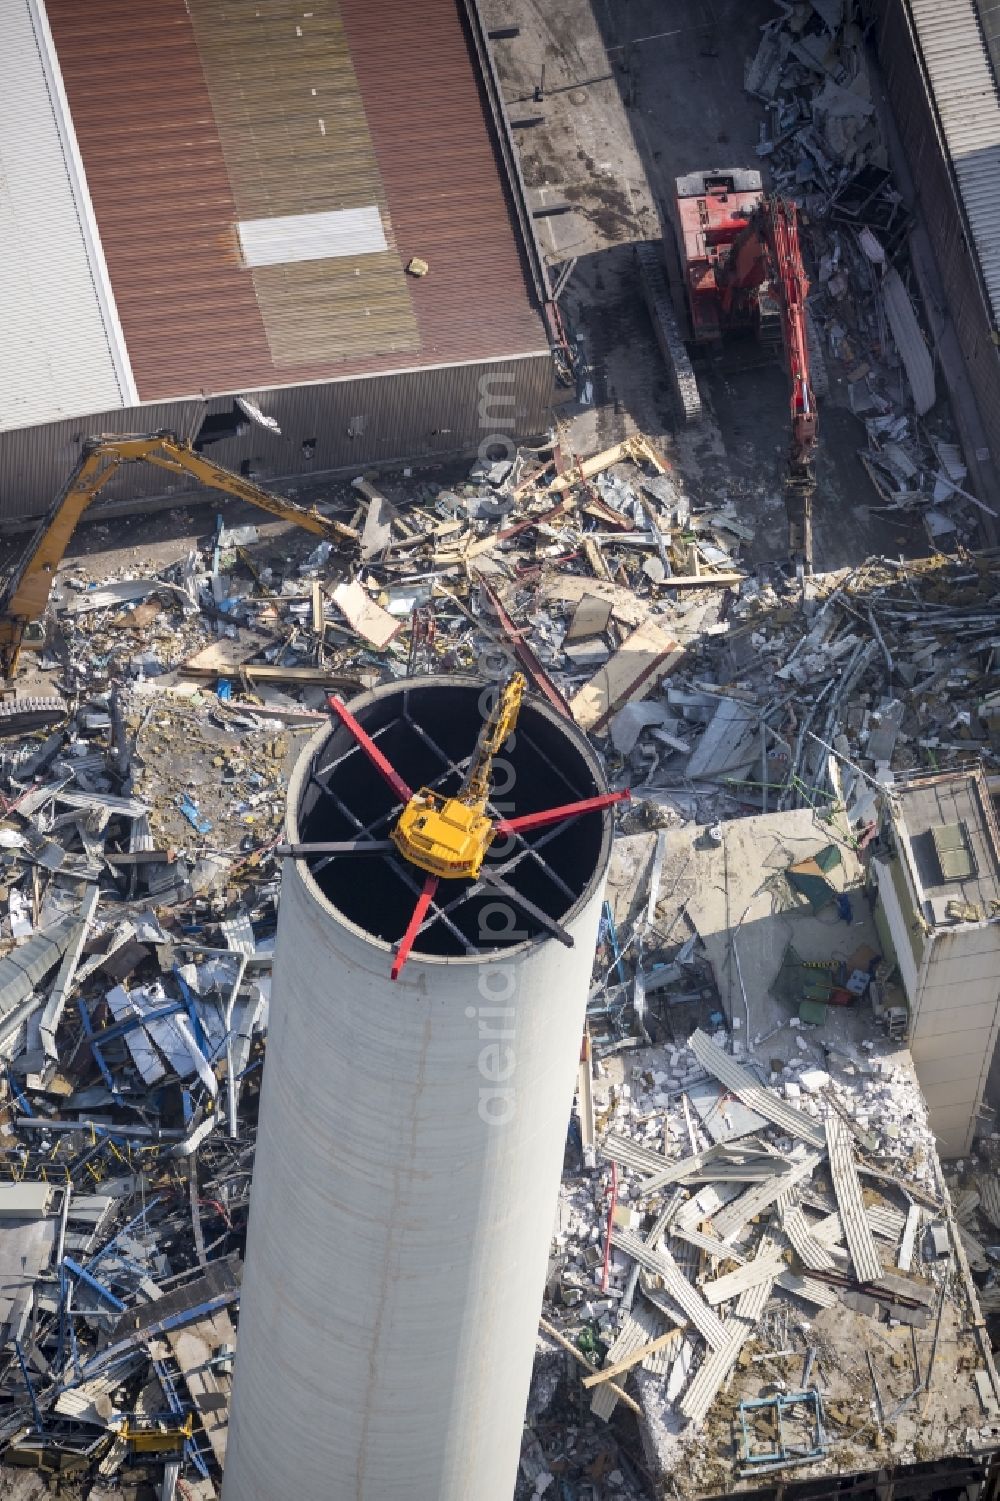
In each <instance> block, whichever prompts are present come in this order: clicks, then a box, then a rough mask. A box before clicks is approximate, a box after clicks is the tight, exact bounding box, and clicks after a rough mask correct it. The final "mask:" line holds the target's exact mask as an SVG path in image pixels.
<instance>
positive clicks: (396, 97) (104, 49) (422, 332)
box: [47, 0, 548, 418]
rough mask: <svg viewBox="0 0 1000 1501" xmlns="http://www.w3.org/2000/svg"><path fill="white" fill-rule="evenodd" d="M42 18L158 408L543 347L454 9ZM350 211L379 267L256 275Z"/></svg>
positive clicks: (103, 10) (314, 267) (432, 1)
mask: <svg viewBox="0 0 1000 1501" xmlns="http://www.w3.org/2000/svg"><path fill="white" fill-rule="evenodd" d="M47 3H48V14H49V19H50V23H51V27H52V33H53V36H54V38H55V45H56V49H57V52H58V55H59V59H60V63H61V65H62V69H63V73H64V77H65V81H66V90H67V94H68V96H69V100H70V104H71V107H72V112H73V119H74V122H75V126H76V131H77V135H78V138H79V142H80V149H81V152H82V156H83V161H84V165H85V167H86V172H87V179H88V182H89V184H90V191H91V195H92V198H93V203H94V209H95V212H96V217H97V222H98V225H99V228H100V234H101V239H102V243H103V245H104V249H105V253H106V256H107V262H108V267H109V269H110V273H111V281H112V285H113V286H114V290H115V295H116V298H117V303H118V308H119V311H120V315H121V320H122V325H123V327H124V330H125V337H126V341H127V344H128V348H129V353H130V356H131V359H132V364H133V368H134V370H135V374H136V381H137V384H138V388H139V394H140V397H141V398H142V399H143V400H169V399H173V398H177V397H180V396H184V395H189V394H195V393H197V392H199V391H205V392H209V393H223V392H234V391H246V390H253V389H259V388H262V387H271V388H273V387H275V386H281V385H300V384H305V383H307V382H312V381H327V380H331V379H339V378H342V377H346V376H351V375H359V374H364V375H368V374H377V373H381V372H383V371H395V370H400V369H409V368H415V367H421V366H426V365H442V364H452V363H464V362H467V361H472V360H487V359H495V358H500V357H503V356H505V355H515V354H527V353H532V352H537V351H540V350H544V349H545V348H546V347H547V342H548V341H547V337H546V333H545V329H544V324H543V322H542V318H541V314H540V311H539V309H538V307H537V305H536V303H535V300H534V295H533V292H532V291H531V289H530V282H529V278H528V276H527V274H526V266H525V261H524V257H523V254H522V247H521V245H520V242H519V240H518V237H517V231H516V229H515V225H514V214H513V207H512V203H511V200H510V199H509V196H508V195H509V187H508V185H507V184H506V181H505V178H504V176H503V173H502V170H501V166H500V163H499V157H498V153H497V151H496V149H495V144H494V141H493V138H492V136H491V133H490V132H491V127H490V125H489V124H488V121H487V114H486V110H485V106H484V102H483V97H482V94H481V90H480V81H479V79H478V77H477V73H476V67H475V64H474V62H473V58H472V52H471V49H470V45H469V40H468V37H467V35H466V31H465V23H464V20H463V17H462V12H461V7H460V4H459V0H422V3H421V4H420V5H414V4H413V3H412V0H379V3H378V4H377V5H376V4H372V3H371V0H312V3H311V5H310V7H309V8H308V9H306V8H305V7H302V6H301V5H298V4H292V3H291V0H270V3H269V4H268V5H267V6H266V7H262V6H260V5H259V4H258V3H256V0H225V3H223V0H187V3H185V0H89V3H88V4H87V5H86V6H81V5H80V4H79V3H78V0H47ZM109 77H110V78H113V79H114V99H113V104H112V103H111V101H109V95H108V79H109ZM345 209H363V210H365V211H366V212H368V213H371V211H372V210H377V212H378V215H379V218H380V220H381V224H382V229H383V232H384V236H385V241H386V246H387V248H386V250H384V251H377V250H376V251H373V250H371V249H369V248H367V245H362V246H359V250H358V253H356V254H354V255H338V256H336V257H334V258H329V259H324V260H317V259H308V260H294V259H293V260H291V261H290V262H286V263H282V264H278V265H263V266H256V267H253V268H250V267H247V266H245V265H244V264H243V261H242V258H241V254H240V243H239V237H238V229H237V226H238V225H239V223H240V222H241V221H248V220H255V219H261V218H269V217H289V218H293V217H294V216H296V215H301V216H303V224H304V225H305V224H306V222H307V216H313V215H316V214H322V213H329V212H336V211H338V210H345ZM312 222H315V221H312ZM414 256H416V257H419V258H421V259H423V260H425V261H427V262H428V263H429V266H430V272H429V274H428V275H427V276H425V277H423V278H421V279H419V280H418V279H416V278H413V277H411V276H408V275H407V274H406V273H405V270H404V267H405V266H406V264H407V263H408V262H409V260H410V259H411V257H414ZM104 404H105V405H106V403H104ZM442 417H444V418H446V417H447V414H446V413H443V414H442Z"/></svg>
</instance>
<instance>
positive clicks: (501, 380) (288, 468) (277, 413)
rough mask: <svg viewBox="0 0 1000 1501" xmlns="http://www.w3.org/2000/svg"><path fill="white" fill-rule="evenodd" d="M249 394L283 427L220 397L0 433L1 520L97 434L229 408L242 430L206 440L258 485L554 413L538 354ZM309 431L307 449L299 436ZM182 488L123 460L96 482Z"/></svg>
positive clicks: (425, 452) (427, 455) (404, 455)
mask: <svg viewBox="0 0 1000 1501" xmlns="http://www.w3.org/2000/svg"><path fill="white" fill-rule="evenodd" d="M248 394H251V393H248ZM252 399H253V400H254V401H255V402H256V403H257V404H258V405H259V406H260V408H261V409H262V411H264V412H266V413H267V415H268V416H272V417H274V418H275V420H276V421H277V422H278V424H279V426H280V427H281V436H280V437H277V436H275V435H274V434H273V433H270V432H268V431H267V430H266V429H265V428H262V427H260V426H258V425H256V424H254V423H250V422H247V421H245V419H244V418H243V417H242V416H241V414H240V413H239V412H238V411H237V410H236V408H235V403H234V401H233V398H232V397H227V396H221V397H214V398H212V399H210V400H206V401H173V402H154V403H151V404H150V405H148V406H144V407H141V408H128V409H118V410H117V411H104V412H99V413H97V414H95V415H92V416H87V417H79V418H73V419H70V420H68V421H63V422H55V423H47V424H45V425H40V426H37V427H26V428H20V429H18V430H16V431H12V432H7V433H0V523H2V522H4V521H11V520H16V519H18V518H20V517H24V516H31V515H37V514H38V513H39V512H41V511H43V510H44V509H45V507H46V506H47V505H48V504H49V502H50V501H51V500H52V498H53V496H54V495H55V494H56V493H57V491H58V490H59V488H60V486H61V485H62V484H63V483H64V482H65V480H66V476H67V475H68V473H69V471H70V469H71V468H72V466H73V465H74V464H75V463H76V461H77V459H78V458H79V454H80V444H81V442H82V441H83V440H84V439H85V438H87V437H89V436H91V435H92V434H94V433H99V432H106V433H127V432H158V431H160V430H161V429H163V428H167V429H169V430H170V431H171V432H176V433H178V434H179V435H180V436H181V437H186V438H191V437H193V436H194V435H195V434H196V433H197V432H198V430H199V428H200V427H201V425H202V422H203V421H204V419H205V417H213V416H214V417H222V416H226V415H228V414H232V415H233V421H234V423H235V422H236V420H237V419H239V421H240V422H241V424H242V425H243V427H244V429H245V431H244V432H243V433H242V434H241V435H240V436H238V437H231V438H223V439H221V440H220V441H218V442H215V443H213V444H212V445H211V447H210V448H209V449H208V450H207V453H208V455H209V456H210V457H211V458H212V459H213V460H215V461H216V462H218V463H220V464H224V465H225V466H226V467H227V468H229V469H235V470H237V471H238V470H239V469H240V467H241V465H243V464H245V463H249V465H250V466H251V470H252V473H253V474H254V475H255V476H256V477H257V478H258V479H259V480H261V481H263V482H265V483H266V482H268V481H270V480H273V479H275V478H277V477H280V476H296V475H308V474H320V473H322V472H324V471H326V470H337V469H342V470H355V471H356V472H358V473H360V472H361V470H362V469H364V468H366V467H368V466H370V465H374V464H378V463H384V462H388V461H390V460H406V459H425V460H426V459H433V458H435V457H439V456H444V455H447V454H455V453H468V452H472V451H474V450H476V449H477V448H478V446H479V444H480V443H482V442H483V441H484V440H485V439H487V438H489V437H490V436H491V435H493V434H497V435H500V436H502V435H506V434H512V433H517V434H521V435H528V434H532V433H540V432H542V431H544V430H545V428H546V427H547V425H548V422H549V420H550V413H551V405H552V362H551V359H550V358H549V355H548V353H547V352H546V353H544V354H542V355H536V356H529V357H527V358H524V359H512V360H491V361H483V362H482V363H480V364H465V365H448V366H443V367H442V368H440V369H437V370H412V371H402V372H399V373H398V374H392V375H381V376H372V377H368V378H367V379H366V378H363V377H362V378H360V379H354V380H346V381H332V382H322V383H317V384H316V385H313V386H297V387H286V388H285V389H282V390H276V391H265V392H253V393H252ZM313 440H315V449H314V450H313V451H312V454H311V457H309V456H307V454H306V452H305V450H304V447H303V445H304V444H305V443H307V442H308V443H311V442H312V441H313ZM279 488H280V487H279ZM190 490H191V481H190V480H189V479H183V478H182V479H179V480H178V481H177V483H176V484H175V485H173V486H171V485H169V484H168V485H166V486H165V485H164V475H163V473H162V471H158V470H155V469H152V468H151V467H150V466H148V465H145V464H129V465H127V466H123V467H121V468H120V469H119V471H118V473H117V474H116V475H115V476H114V478H113V479H112V480H110V481H109V483H108V484H107V486H106V487H105V488H104V489H103V490H102V492H101V503H102V504H104V503H105V502H106V501H108V500H125V499H132V498H135V497H141V496H154V495H155V496H160V495H164V494H170V493H177V494H187V493H190Z"/></svg>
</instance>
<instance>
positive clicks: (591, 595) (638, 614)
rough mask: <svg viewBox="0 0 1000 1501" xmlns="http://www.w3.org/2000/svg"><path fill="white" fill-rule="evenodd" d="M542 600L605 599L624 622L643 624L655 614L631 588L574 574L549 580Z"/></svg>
mask: <svg viewBox="0 0 1000 1501" xmlns="http://www.w3.org/2000/svg"><path fill="white" fill-rule="evenodd" d="M540 593H541V597H542V599H548V600H555V601H558V602H560V603H564V604H579V602H580V601H581V600H583V599H603V600H606V601H607V603H608V604H609V605H610V606H611V614H612V617H613V618H614V619H615V620H620V621H621V622H622V624H623V625H632V626H636V625H642V622H643V621H644V620H648V619H649V617H650V615H651V614H652V613H653V610H652V606H651V605H650V604H649V603H648V602H647V601H646V600H644V599H640V598H639V596H638V595H637V594H633V593H632V591H631V590H630V589H623V588H621V587H620V585H618V584H605V583H603V582H602V581H601V580H600V579H589V578H578V577H575V576H574V575H557V576H556V577H554V578H551V579H548V580H546V582H545V583H544V584H543V585H542V588H541V591H540Z"/></svg>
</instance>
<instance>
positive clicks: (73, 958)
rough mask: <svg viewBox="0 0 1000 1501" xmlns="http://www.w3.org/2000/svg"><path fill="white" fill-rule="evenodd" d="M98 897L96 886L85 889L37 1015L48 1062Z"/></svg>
mask: <svg viewBox="0 0 1000 1501" xmlns="http://www.w3.org/2000/svg"><path fill="white" fill-rule="evenodd" d="M99 896H100V888H99V887H98V886H96V885H94V886H88V887H87V891H86V894H85V896H84V898H83V902H82V904H81V908H80V921H79V923H78V924H77V927H76V930H75V932H74V933H73V936H72V938H71V940H70V942H69V944H68V945H67V947H66V952H65V953H64V954H63V959H62V964H61V965H60V967H59V973H58V975H57V976H56V983H55V985H54V986H53V987H52V991H51V994H50V995H49V998H48V1000H47V1001H46V1002H45V1009H44V1010H43V1012H42V1015H41V1027H40V1030H41V1037H42V1046H43V1048H44V1049H45V1052H46V1054H47V1056H48V1057H49V1058H56V1057H58V1054H57V1052H56V1030H57V1028H58V1026H59V1020H60V1018H61V1016H62V1014H63V1008H64V1007H65V1005H66V1001H67V998H68V996H69V993H70V990H71V988H72V986H73V981H74V978H75V976H76V972H77V966H78V964H79V962H80V956H81V955H82V953H83V946H84V944H85V943H86V941H87V938H88V936H89V934H90V928H91V924H92V922H93V921H94V915H95V913H96V912H97V902H98V898H99Z"/></svg>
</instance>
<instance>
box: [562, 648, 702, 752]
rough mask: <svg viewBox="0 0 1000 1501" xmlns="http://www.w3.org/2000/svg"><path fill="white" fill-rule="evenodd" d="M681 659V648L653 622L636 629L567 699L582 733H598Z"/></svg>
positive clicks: (645, 693) (653, 685) (649, 690)
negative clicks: (590, 731) (586, 731)
mask: <svg viewBox="0 0 1000 1501" xmlns="http://www.w3.org/2000/svg"><path fill="white" fill-rule="evenodd" d="M683 656H684V647H683V646H681V644H680V642H679V641H676V640H675V639H674V638H673V636H671V635H669V634H668V633H667V632H666V631H665V630H663V629H662V627H661V626H659V625H657V623H656V622H655V621H654V620H647V621H645V622H644V623H643V624H642V625H640V626H638V627H637V629H636V630H634V631H633V632H632V634H631V635H630V636H627V637H626V638H625V640H624V641H623V642H622V644H621V647H620V648H619V650H618V651H617V652H616V653H615V655H614V656H613V657H612V658H611V660H610V661H609V662H605V663H604V664H603V666H601V667H599V668H598V669H597V671H596V672H595V673H594V676H593V677H592V678H591V679H590V680H589V682H586V683H584V685H583V687H582V688H581V689H580V690H579V692H578V693H576V694H574V696H573V698H572V699H571V700H570V709H571V710H572V714H573V718H574V719H575V720H576V723H577V724H578V725H579V726H580V728H581V729H583V730H592V731H595V732H600V731H601V730H602V729H603V728H604V727H605V725H606V724H607V723H608V721H609V720H610V719H611V718H612V717H613V715H615V714H616V713H617V712H618V710H619V709H621V708H623V707H624V706H625V704H630V703H634V702H635V701H636V700H638V699H643V698H645V697H646V695H647V694H648V693H651V692H652V691H653V689H654V688H655V687H656V685H657V684H658V683H659V682H660V681H661V679H663V678H665V677H666V675H667V673H668V672H672V671H673V669H674V668H675V667H676V666H677V664H678V663H679V662H680V661H681V659H682V658H683Z"/></svg>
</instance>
